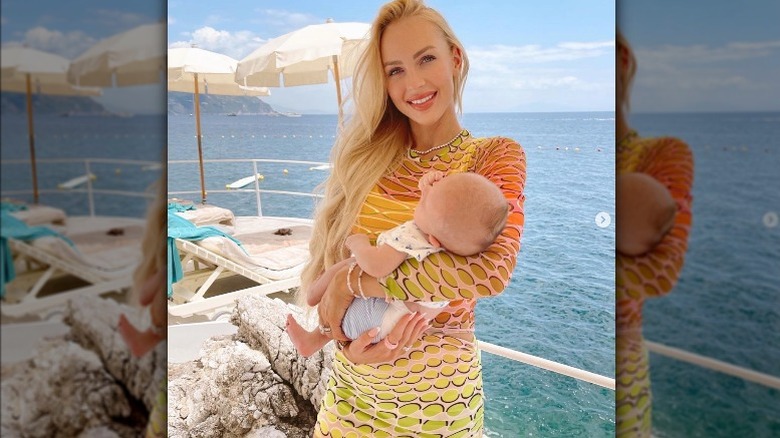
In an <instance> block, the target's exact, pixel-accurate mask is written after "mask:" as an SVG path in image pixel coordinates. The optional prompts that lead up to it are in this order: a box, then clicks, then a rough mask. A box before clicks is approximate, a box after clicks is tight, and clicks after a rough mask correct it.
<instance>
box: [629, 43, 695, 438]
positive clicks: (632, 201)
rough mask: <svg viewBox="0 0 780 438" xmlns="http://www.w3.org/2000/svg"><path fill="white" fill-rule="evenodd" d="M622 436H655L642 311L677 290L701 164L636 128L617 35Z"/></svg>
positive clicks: (632, 62) (672, 141)
mask: <svg viewBox="0 0 780 438" xmlns="http://www.w3.org/2000/svg"><path fill="white" fill-rule="evenodd" d="M616 50H617V60H616V61H617V62H616V69H617V71H616V78H617V81H616V82H617V87H616V92H617V118H616V121H615V122H616V134H617V137H616V138H617V139H618V142H617V150H616V154H617V158H616V169H617V180H616V195H617V197H616V198H617V199H616V201H615V203H616V205H617V211H616V216H615V218H616V223H615V225H616V227H617V229H616V241H617V251H618V253H617V269H616V274H617V281H616V285H615V286H616V302H615V303H616V311H617V318H616V332H617V342H616V346H615V347H616V348H615V350H616V353H617V367H616V372H617V376H618V378H617V387H616V392H615V412H616V414H617V428H616V435H617V436H620V437H632V438H633V437H650V436H651V429H652V427H651V415H650V413H651V405H652V397H651V393H650V372H649V362H648V357H647V351H646V350H645V345H644V339H643V337H642V306H643V305H644V301H645V299H647V298H653V297H659V296H663V295H665V294H667V293H669V292H670V291H671V290H672V288H673V287H674V285H675V283H676V282H677V278H678V277H679V275H680V271H681V270H682V266H683V262H684V260H685V252H686V250H687V247H688V234H689V232H690V227H691V201H692V200H691V186H692V184H693V156H692V155H691V152H690V149H688V145H686V144H685V143H684V142H682V141H681V140H679V139H677V138H674V137H659V138H642V137H640V136H639V135H638V134H637V132H636V131H635V130H633V129H631V127H630V125H629V124H628V103H629V95H630V94H629V92H630V89H631V82H632V80H633V78H634V74H635V72H636V58H635V57H634V53H633V51H632V50H631V46H630V45H629V44H628V41H626V39H625V38H624V37H623V35H622V34H621V33H620V31H618V32H617V45H616Z"/></svg>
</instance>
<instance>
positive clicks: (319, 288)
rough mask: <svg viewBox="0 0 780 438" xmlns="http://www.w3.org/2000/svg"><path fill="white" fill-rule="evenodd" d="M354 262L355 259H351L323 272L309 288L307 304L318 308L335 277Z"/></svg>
mask: <svg viewBox="0 0 780 438" xmlns="http://www.w3.org/2000/svg"><path fill="white" fill-rule="evenodd" d="M354 261H355V258H354V257H350V258H348V259H345V260H342V261H340V262H338V263H336V264H335V265H333V266H331V267H330V268H328V269H326V270H325V272H323V273H322V275H320V277H319V278H317V280H316V281H314V283H312V285H311V286H310V287H309V290H308V291H307V292H306V304H308V305H310V306H316V305H317V304H319V303H320V300H321V299H322V295H324V294H325V290H326V289H327V288H328V285H329V284H330V282H331V280H333V276H334V275H336V273H337V272H338V271H339V270H340V269H342V268H343V267H345V266H349V264H350V263H352V262H354Z"/></svg>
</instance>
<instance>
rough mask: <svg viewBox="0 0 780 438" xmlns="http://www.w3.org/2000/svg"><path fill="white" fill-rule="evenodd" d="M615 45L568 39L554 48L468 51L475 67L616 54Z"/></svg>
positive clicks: (525, 46) (478, 48)
mask: <svg viewBox="0 0 780 438" xmlns="http://www.w3.org/2000/svg"><path fill="white" fill-rule="evenodd" d="M614 47H615V42H614V41H597V42H565V43H559V44H558V45H556V46H554V47H542V46H540V45H536V44H529V45H524V46H505V45H493V46H488V47H474V48H470V49H468V50H467V52H468V54H469V59H473V60H474V62H473V63H472V64H474V65H475V67H477V68H486V69H489V68H492V66H493V65H495V64H512V65H516V64H540V63H547V62H556V61H576V60H579V59H584V58H596V57H599V56H604V55H610V56H612V54H613V53H614ZM480 66H481V67H480Z"/></svg>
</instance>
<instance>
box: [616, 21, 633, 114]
mask: <svg viewBox="0 0 780 438" xmlns="http://www.w3.org/2000/svg"><path fill="white" fill-rule="evenodd" d="M623 51H625V55H623V53H621V52H623ZM624 56H626V59H623V57H624ZM623 61H626V62H628V66H627V68H625V69H624V68H623V66H622V65H621V64H622V62H623ZM615 74H616V75H617V76H616V77H617V80H618V83H619V84H620V87H619V89H618V90H616V91H617V94H616V96H615V97H616V98H617V102H616V103H617V108H619V109H625V110H626V111H628V109H629V108H630V106H631V105H630V103H631V84H632V83H633V82H634V75H635V74H636V57H635V56H634V51H633V50H632V49H631V44H629V43H628V40H627V39H626V37H624V36H623V33H621V32H620V29H617V30H615Z"/></svg>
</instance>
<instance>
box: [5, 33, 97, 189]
mask: <svg viewBox="0 0 780 438" xmlns="http://www.w3.org/2000/svg"><path fill="white" fill-rule="evenodd" d="M0 64H1V67H0V68H1V70H2V75H0V89H2V91H11V92H21V93H25V94H26V106H27V135H28V137H29V139H30V165H31V168H32V169H31V170H32V183H33V203H36V204H37V203H38V172H37V168H36V163H35V129H34V124H33V105H32V95H33V92H35V93H37V94H46V95H58V96H99V95H100V89H98V88H83V87H74V86H73V85H72V84H70V83H68V81H67V80H66V74H67V71H68V65H69V64H70V61H69V60H68V59H66V58H64V57H62V56H59V55H55V54H52V53H48V52H43V51H40V50H36V49H32V48H29V47H22V46H11V47H3V48H2V49H0Z"/></svg>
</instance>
